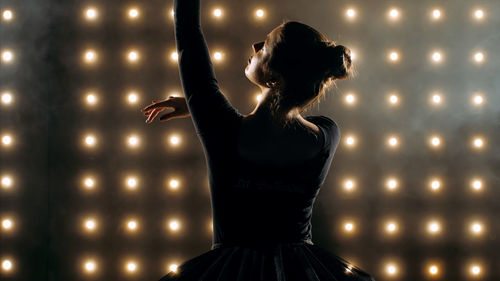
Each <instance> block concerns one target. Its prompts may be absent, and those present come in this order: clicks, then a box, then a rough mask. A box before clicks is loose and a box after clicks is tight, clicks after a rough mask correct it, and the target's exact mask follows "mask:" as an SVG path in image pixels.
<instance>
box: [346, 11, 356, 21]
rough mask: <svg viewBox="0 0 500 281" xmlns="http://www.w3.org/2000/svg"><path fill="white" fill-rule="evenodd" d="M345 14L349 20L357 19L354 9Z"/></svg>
mask: <svg viewBox="0 0 500 281" xmlns="http://www.w3.org/2000/svg"><path fill="white" fill-rule="evenodd" d="M345 14H346V16H347V18H348V19H354V18H355V17H356V10H354V9H352V8H351V9H347V11H346V13H345Z"/></svg>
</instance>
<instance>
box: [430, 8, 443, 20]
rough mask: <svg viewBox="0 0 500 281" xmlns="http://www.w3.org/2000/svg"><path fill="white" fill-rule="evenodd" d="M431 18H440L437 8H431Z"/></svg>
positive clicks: (439, 11)
mask: <svg viewBox="0 0 500 281" xmlns="http://www.w3.org/2000/svg"><path fill="white" fill-rule="evenodd" d="M432 18H433V19H434V20H438V19H440V18H441V10H439V9H434V10H432Z"/></svg>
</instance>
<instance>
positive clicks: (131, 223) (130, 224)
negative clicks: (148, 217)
mask: <svg viewBox="0 0 500 281" xmlns="http://www.w3.org/2000/svg"><path fill="white" fill-rule="evenodd" d="M137 227H138V223H137V221H135V220H130V221H128V222H127V228H128V229H129V230H137Z"/></svg>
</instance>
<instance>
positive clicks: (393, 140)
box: [387, 137, 399, 147]
mask: <svg viewBox="0 0 500 281" xmlns="http://www.w3.org/2000/svg"><path fill="white" fill-rule="evenodd" d="M387 143H388V144H389V146H391V147H397V146H398V144H399V141H398V138H397V137H389V139H388V141H387Z"/></svg>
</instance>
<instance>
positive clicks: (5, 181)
mask: <svg viewBox="0 0 500 281" xmlns="http://www.w3.org/2000/svg"><path fill="white" fill-rule="evenodd" d="M1 183H2V187H3V188H5V189H7V188H10V187H12V183H13V180H12V177H10V176H2V182H1Z"/></svg>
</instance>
